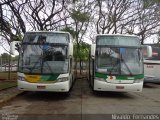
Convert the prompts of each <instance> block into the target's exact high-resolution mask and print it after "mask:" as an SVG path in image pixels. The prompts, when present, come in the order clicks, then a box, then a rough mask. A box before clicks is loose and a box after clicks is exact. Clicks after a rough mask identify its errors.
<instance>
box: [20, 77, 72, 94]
mask: <svg viewBox="0 0 160 120" xmlns="http://www.w3.org/2000/svg"><path fill="white" fill-rule="evenodd" d="M69 84H70V83H69V81H65V82H57V83H47V84H46V83H29V82H26V81H20V80H18V89H19V90H24V91H52V92H53V91H54V92H68V91H69V89H70V85H69Z"/></svg>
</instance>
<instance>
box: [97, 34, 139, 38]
mask: <svg viewBox="0 0 160 120" xmlns="http://www.w3.org/2000/svg"><path fill="white" fill-rule="evenodd" d="M97 36H125V37H138V36H136V35H129V34H97V35H96V37H97Z"/></svg>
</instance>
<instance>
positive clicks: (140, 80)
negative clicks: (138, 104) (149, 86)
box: [134, 79, 143, 83]
mask: <svg viewBox="0 0 160 120" xmlns="http://www.w3.org/2000/svg"><path fill="white" fill-rule="evenodd" d="M140 82H143V79H137V80H134V83H140Z"/></svg>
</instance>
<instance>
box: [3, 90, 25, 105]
mask: <svg viewBox="0 0 160 120" xmlns="http://www.w3.org/2000/svg"><path fill="white" fill-rule="evenodd" d="M23 92H24V91H19V92H18V93H16V94H13V95H10V96H8V97H6V98H5V99H2V100H0V105H2V104H4V103H6V102H8V101H10V100H12V99H14V98H15V97H16V96H18V95H19V94H22V93H23Z"/></svg>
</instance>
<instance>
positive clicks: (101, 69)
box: [89, 34, 151, 92]
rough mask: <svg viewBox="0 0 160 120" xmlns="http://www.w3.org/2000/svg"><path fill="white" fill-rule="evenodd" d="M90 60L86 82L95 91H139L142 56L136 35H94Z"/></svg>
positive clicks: (141, 74)
mask: <svg viewBox="0 0 160 120" xmlns="http://www.w3.org/2000/svg"><path fill="white" fill-rule="evenodd" d="M147 54H148V56H150V55H151V52H150V50H149V52H148V53H147ZM90 58H91V60H90V65H89V83H90V85H91V87H92V89H93V90H94V91H117V92H141V91H142V88H143V80H144V70H143V55H142V48H141V43H140V39H139V38H138V37H137V36H132V35H110V34H104V35H97V36H96V40H95V43H94V44H92V45H91V57H90Z"/></svg>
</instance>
